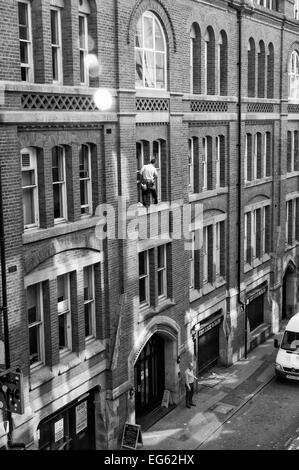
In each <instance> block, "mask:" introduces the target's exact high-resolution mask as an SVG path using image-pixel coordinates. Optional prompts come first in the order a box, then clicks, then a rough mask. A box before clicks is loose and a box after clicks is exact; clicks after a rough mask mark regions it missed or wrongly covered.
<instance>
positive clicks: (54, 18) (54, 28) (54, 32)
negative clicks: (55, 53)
mask: <svg viewBox="0 0 299 470" xmlns="http://www.w3.org/2000/svg"><path fill="white" fill-rule="evenodd" d="M51 41H52V44H55V45H58V44H59V34H58V12H57V10H51Z"/></svg>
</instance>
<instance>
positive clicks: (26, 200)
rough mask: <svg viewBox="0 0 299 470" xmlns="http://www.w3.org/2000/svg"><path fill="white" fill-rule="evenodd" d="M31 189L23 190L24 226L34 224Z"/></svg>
mask: <svg viewBox="0 0 299 470" xmlns="http://www.w3.org/2000/svg"><path fill="white" fill-rule="evenodd" d="M33 194H34V193H33V189H23V215H24V225H32V224H34V223H35V210H34V197H33Z"/></svg>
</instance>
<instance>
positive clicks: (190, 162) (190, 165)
mask: <svg viewBox="0 0 299 470" xmlns="http://www.w3.org/2000/svg"><path fill="white" fill-rule="evenodd" d="M188 144H189V145H188V152H189V153H188V178H189V181H188V188H189V191H190V192H191V193H193V192H194V138H193V137H191V139H189V142H188Z"/></svg>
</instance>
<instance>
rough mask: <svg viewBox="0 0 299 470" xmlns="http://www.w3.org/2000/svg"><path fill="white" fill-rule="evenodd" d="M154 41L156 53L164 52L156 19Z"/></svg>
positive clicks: (160, 29) (162, 40)
mask: <svg viewBox="0 0 299 470" xmlns="http://www.w3.org/2000/svg"><path fill="white" fill-rule="evenodd" d="M155 41H156V44H155V49H156V51H165V45H164V38H163V32H162V28H161V26H160V25H159V23H158V21H157V20H156V19H155Z"/></svg>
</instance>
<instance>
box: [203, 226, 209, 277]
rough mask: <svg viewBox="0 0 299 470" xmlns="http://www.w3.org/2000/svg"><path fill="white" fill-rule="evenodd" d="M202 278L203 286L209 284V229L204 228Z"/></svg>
mask: <svg viewBox="0 0 299 470" xmlns="http://www.w3.org/2000/svg"><path fill="white" fill-rule="evenodd" d="M202 261H203V269H202V278H203V284H207V283H208V280H209V266H208V227H207V226H205V227H203V237H202Z"/></svg>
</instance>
